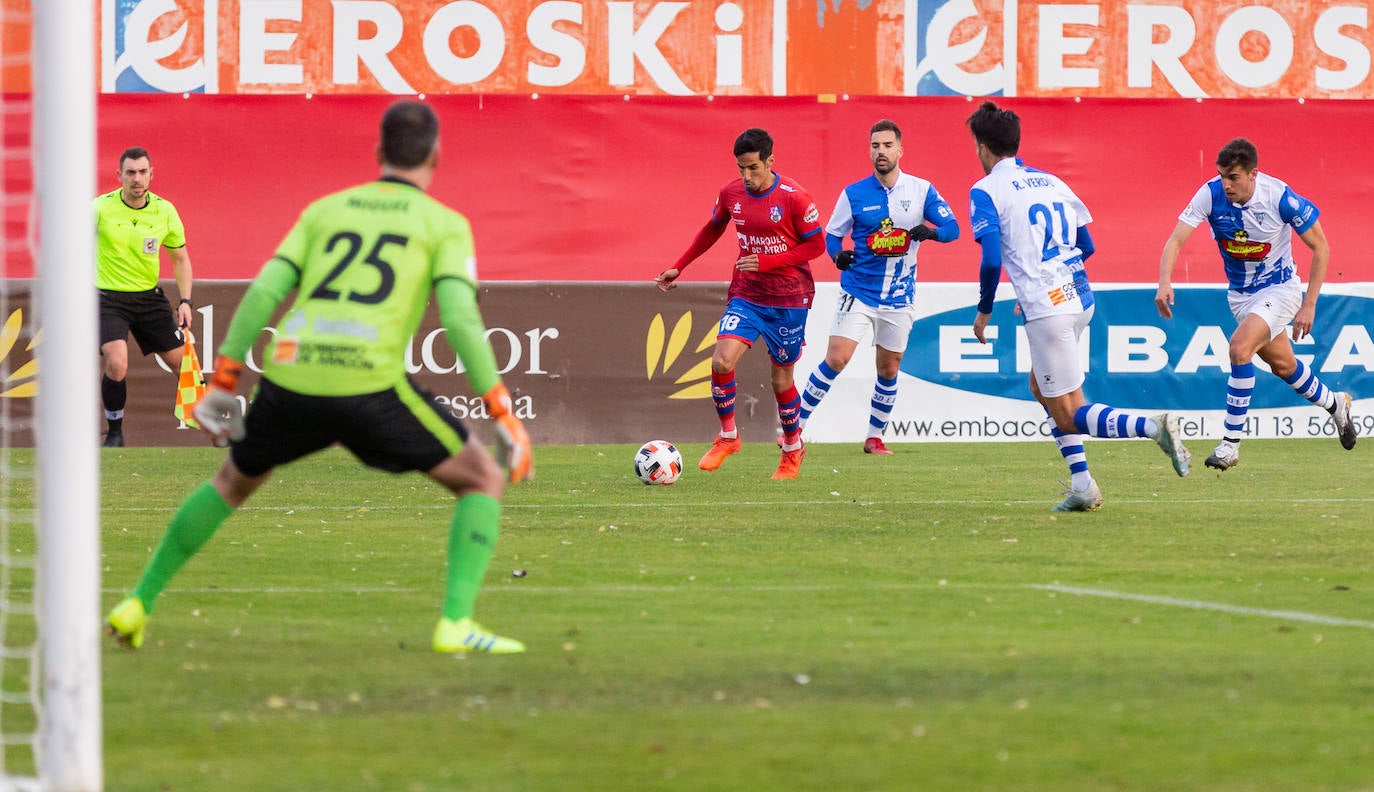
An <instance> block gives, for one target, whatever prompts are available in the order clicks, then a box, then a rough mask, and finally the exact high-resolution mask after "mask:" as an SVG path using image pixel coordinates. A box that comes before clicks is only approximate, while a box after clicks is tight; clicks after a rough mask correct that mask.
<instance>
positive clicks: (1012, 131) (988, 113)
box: [967, 101, 1021, 157]
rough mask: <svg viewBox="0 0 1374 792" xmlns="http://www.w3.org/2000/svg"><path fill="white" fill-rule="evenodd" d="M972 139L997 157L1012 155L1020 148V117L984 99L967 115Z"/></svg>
mask: <svg viewBox="0 0 1374 792" xmlns="http://www.w3.org/2000/svg"><path fill="white" fill-rule="evenodd" d="M967 123H968V128H969V131H971V132H973V139H974V140H976V141H978V142H979V143H982V144H983V145H984V146H987V147H988V151H991V152H992V153H993V154H995V155H997V156H999V157H1014V156H1016V152H1017V151H1019V150H1020V148H1021V117H1020V116H1018V115H1017V114H1016V113H1014V112H1012V111H1011V110H1003V109H1002V108H1000V107H998V106H997V103H996V102H993V101H985V102H983V103H982V104H981V105H979V106H978V109H977V110H974V111H973V115H971V116H969V117H968V122H967Z"/></svg>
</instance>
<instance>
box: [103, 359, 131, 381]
mask: <svg viewBox="0 0 1374 792" xmlns="http://www.w3.org/2000/svg"><path fill="white" fill-rule="evenodd" d="M104 373H105V376H106V377H107V378H109V379H112V380H114V381H115V382H120V381H122V380H123V379H124V378H125V377H127V376H128V375H129V361H128V360H127V359H124V360H116V359H114V358H110V357H106V358H105V371H104Z"/></svg>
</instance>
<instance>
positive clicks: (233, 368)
mask: <svg viewBox="0 0 1374 792" xmlns="http://www.w3.org/2000/svg"><path fill="white" fill-rule="evenodd" d="M242 373H243V364H242V363H240V362H238V361H237V360H231V359H229V358H227V357H225V356H224V355H220V356H219V358H218V359H217V360H216V361H215V373H214V375H213V376H211V377H210V386H209V387H208V388H207V389H206V391H205V395H204V396H202V397H201V399H200V401H198V402H196V406H195V408H194V409H193V410H192V411H191V413H192V415H194V416H195V418H196V422H197V423H199V424H200V428H201V429H204V430H205V431H206V432H208V433H209V434H210V436H211V437H212V438H213V439H212V442H213V443H214V444H215V445H217V446H219V447H221V448H223V447H224V446H227V445H229V441H230V440H234V441H238V440H242V439H243V433H244V425H243V404H242V403H240V402H239V399H238V390H239V375H240V374H242Z"/></svg>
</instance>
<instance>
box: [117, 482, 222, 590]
mask: <svg viewBox="0 0 1374 792" xmlns="http://www.w3.org/2000/svg"><path fill="white" fill-rule="evenodd" d="M233 513H234V507H232V506H230V505H229V504H228V503H227V502H225V500H224V498H223V497H221V496H220V494H219V491H218V490H216V489H215V487H214V485H212V484H211V483H210V482H208V481H207V482H205V483H204V484H201V485H200V486H199V487H196V488H195V489H194V490H191V494H190V495H187V496H186V500H184V501H182V502H181V507H180V508H179V509H177V513H176V514H174V515H172V521H171V522H170V523H168V525H167V533H165V534H163V535H162V541H161V542H159V543H158V546H157V551H156V552H154V553H153V558H152V560H151V561H149V562H148V566H147V567H146V568H145V569H144V570H143V577H141V578H139V580H138V586H136V587H135V588H134V596H135V597H138V598H139V599H141V600H143V607H144V608H146V609H147V610H148V612H149V613H151V612H152V610H153V602H154V601H155V600H156V599H157V597H158V595H159V594H161V593H162V589H164V588H166V587H167V584H168V583H169V582H171V580H172V576H173V575H175V574H176V573H177V571H178V570H180V569H181V568H182V566H184V565H185V564H186V562H187V561H189V560H191V556H193V555H195V554H196V552H197V551H198V550H200V548H201V546H203V545H204V544H205V543H206V542H207V541H209V540H210V537H211V536H214V535H215V530H216V529H217V528H219V526H220V523H222V522H224V520H225V519H226V518H227V517H228V516H229V515H231V514H233Z"/></svg>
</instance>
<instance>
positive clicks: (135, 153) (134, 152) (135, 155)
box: [119, 146, 153, 170]
mask: <svg viewBox="0 0 1374 792" xmlns="http://www.w3.org/2000/svg"><path fill="white" fill-rule="evenodd" d="M144 158H146V159H147V160H148V164H149V165H152V164H153V158H152V157H149V156H148V149H146V148H143V147H142V146H130V147H129V148H126V149H124V153H123V154H120V155H119V169H120V170H124V160H131V159H144Z"/></svg>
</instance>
